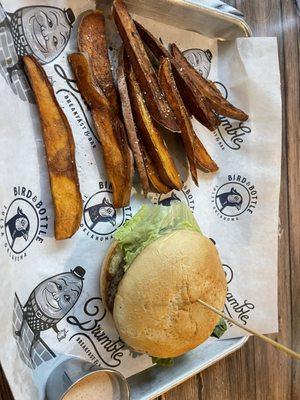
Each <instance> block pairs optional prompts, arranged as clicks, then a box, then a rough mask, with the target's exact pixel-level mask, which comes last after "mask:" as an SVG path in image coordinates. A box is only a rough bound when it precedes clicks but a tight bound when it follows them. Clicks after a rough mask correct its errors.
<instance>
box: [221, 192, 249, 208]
mask: <svg viewBox="0 0 300 400" xmlns="http://www.w3.org/2000/svg"><path fill="white" fill-rule="evenodd" d="M217 198H218V199H219V201H220V203H221V207H222V208H221V211H222V210H224V208H225V207H236V208H237V209H238V210H240V209H241V206H242V203H243V197H242V195H241V194H240V193H239V192H238V191H237V190H236V189H234V188H231V190H230V192H225V193H222V194H220V195H218V196H217Z"/></svg>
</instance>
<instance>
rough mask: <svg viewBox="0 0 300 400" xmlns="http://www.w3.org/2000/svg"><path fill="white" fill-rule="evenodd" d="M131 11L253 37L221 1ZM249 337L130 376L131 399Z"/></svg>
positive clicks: (176, 2)
mask: <svg viewBox="0 0 300 400" xmlns="http://www.w3.org/2000/svg"><path fill="white" fill-rule="evenodd" d="M126 3H127V6H128V9H129V11H130V12H133V13H135V14H138V15H141V16H143V17H147V18H150V19H154V20H158V21H164V22H165V23H166V24H169V25H173V26H176V27H178V28H181V29H184V30H187V31H194V32H197V33H200V34H202V35H204V36H207V37H211V38H217V39H219V40H231V39H235V38H237V37H247V36H251V29H250V27H249V26H248V25H247V23H246V22H245V21H244V19H243V14H242V13H240V12H239V11H237V10H236V9H235V8H233V7H231V6H229V5H227V4H225V3H223V2H222V1H219V0H126ZM247 339H248V338H247V337H241V338H236V339H227V340H219V341H213V342H207V343H204V344H202V345H201V346H199V347H198V348H196V349H195V350H193V351H191V352H189V353H187V354H186V355H184V356H182V357H179V358H178V359H176V362H175V365H174V366H173V367H172V368H165V367H160V366H153V367H151V368H149V369H147V370H145V371H143V372H140V373H138V374H136V375H133V376H132V377H130V378H129V379H128V381H129V384H130V387H131V392H132V400H150V399H155V398H156V397H157V396H160V395H161V394H162V393H165V392H167V391H168V390H170V389H171V388H173V387H175V386H177V385H179V384H180V383H182V382H184V381H185V380H187V379H188V378H190V377H192V376H193V375H195V374H197V373H198V372H200V371H203V370H204V369H205V368H207V367H209V366H210V365H212V364H214V363H216V362H217V361H219V360H221V359H222V358H224V357H226V356H227V355H229V354H231V353H233V352H234V351H236V350H238V349H239V348H241V347H242V346H243V345H244V344H245V343H246V341H247Z"/></svg>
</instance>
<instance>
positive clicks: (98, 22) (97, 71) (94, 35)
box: [77, 10, 119, 113]
mask: <svg viewBox="0 0 300 400" xmlns="http://www.w3.org/2000/svg"><path fill="white" fill-rule="evenodd" d="M77 43H78V49H79V51H80V52H82V53H85V54H87V55H88V56H89V61H90V63H91V68H92V74H93V76H94V79H95V82H96V85H97V86H98V87H99V88H101V89H102V91H103V93H104V95H105V96H106V98H107V100H108V101H109V103H110V105H111V107H112V108H113V109H114V111H115V112H116V113H118V112H119V103H118V94H117V90H116V87H115V85H114V81H113V76H112V71H111V65H110V61H109V57H108V51H107V43H106V36H105V19H104V15H103V13H102V12H101V11H100V10H96V11H90V12H88V13H87V14H85V15H84V16H83V18H82V20H81V22H80V25H79V28H78V35H77Z"/></svg>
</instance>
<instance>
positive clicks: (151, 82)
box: [113, 0, 178, 132]
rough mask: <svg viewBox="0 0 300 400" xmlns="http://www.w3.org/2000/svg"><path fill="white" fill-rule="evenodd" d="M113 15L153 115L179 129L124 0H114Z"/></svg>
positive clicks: (166, 126) (163, 123)
mask: <svg viewBox="0 0 300 400" xmlns="http://www.w3.org/2000/svg"><path fill="white" fill-rule="evenodd" d="M113 16H114V20H115V23H116V25H117V28H118V30H119V33H120V36H121V38H122V40H123V42H124V46H125V48H126V52H127V54H128V55H129V58H130V62H131V64H132V67H133V70H134V72H135V75H136V79H137V81H138V83H139V85H140V88H141V91H142V92H143V93H144V94H145V101H146V105H147V108H148V109H149V113H150V115H151V117H152V118H153V119H154V120H155V121H156V122H158V123H159V124H160V125H162V126H164V127H165V128H167V129H169V130H170V131H175V132H177V131H178V126H177V124H176V119H175V117H174V115H173V113H172V111H171V109H170V107H169V105H168V103H167V101H166V99H165V96H164V94H163V92H162V90H161V88H160V87H159V84H158V80H157V76H156V73H155V71H154V69H153V67H152V65H151V62H150V60H149V57H148V55H147V52H146V50H145V48H144V45H143V43H142V40H141V38H140V36H139V34H138V31H137V29H136V27H135V24H134V22H133V20H132V18H131V16H130V15H129V13H128V11H127V8H126V5H125V3H124V1H123V0H114V2H113Z"/></svg>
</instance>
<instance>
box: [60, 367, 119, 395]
mask: <svg viewBox="0 0 300 400" xmlns="http://www.w3.org/2000/svg"><path fill="white" fill-rule="evenodd" d="M62 400H122V399H121V394H120V387H119V383H118V381H117V380H116V378H114V377H113V376H111V375H109V374H107V373H106V372H103V371H96V372H94V373H92V374H91V375H88V376H87V377H85V378H82V379H81V380H80V381H78V382H77V383H75V384H74V386H73V387H72V388H71V389H70V390H69V391H68V392H67V393H66V394H65V395H64V397H63V399H62Z"/></svg>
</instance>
